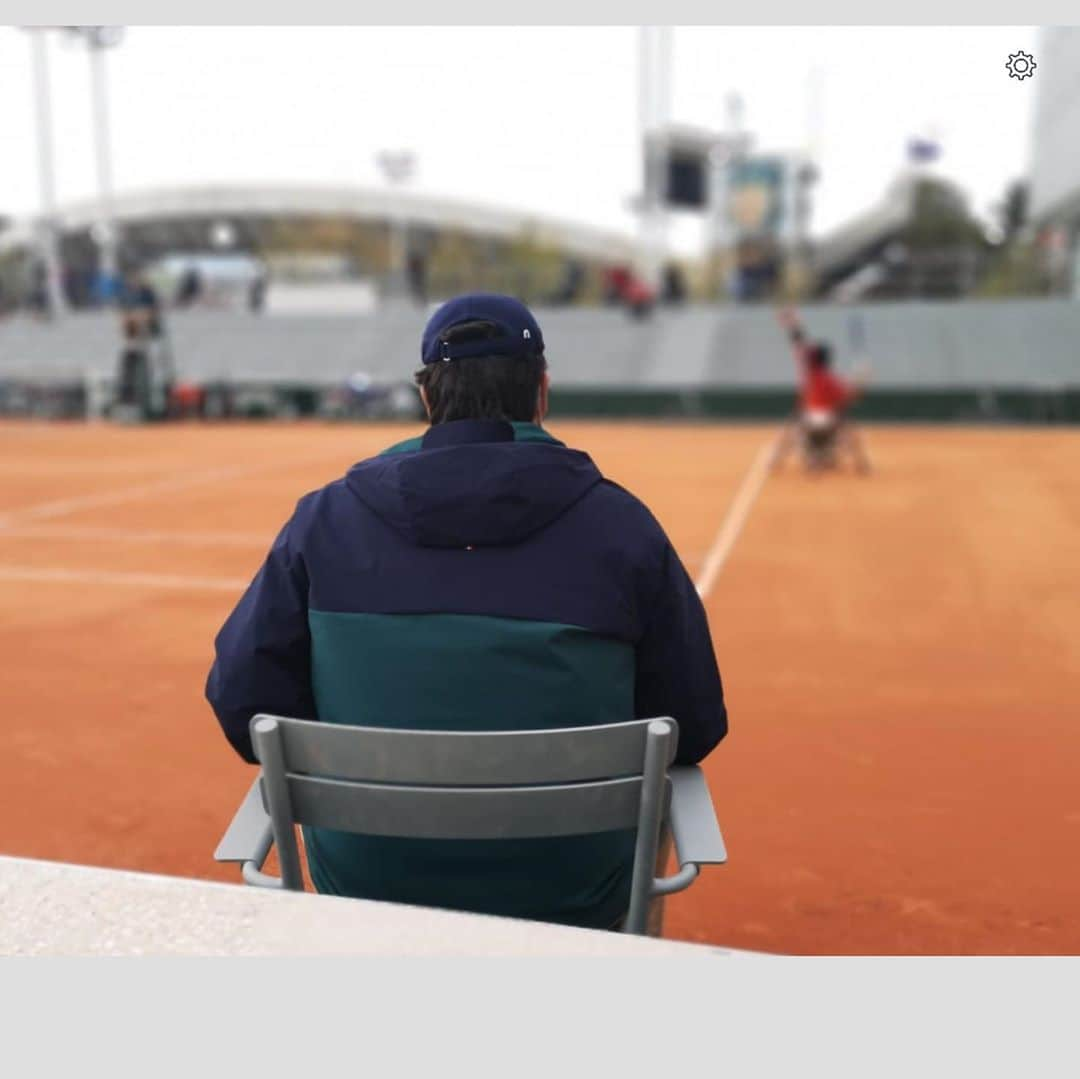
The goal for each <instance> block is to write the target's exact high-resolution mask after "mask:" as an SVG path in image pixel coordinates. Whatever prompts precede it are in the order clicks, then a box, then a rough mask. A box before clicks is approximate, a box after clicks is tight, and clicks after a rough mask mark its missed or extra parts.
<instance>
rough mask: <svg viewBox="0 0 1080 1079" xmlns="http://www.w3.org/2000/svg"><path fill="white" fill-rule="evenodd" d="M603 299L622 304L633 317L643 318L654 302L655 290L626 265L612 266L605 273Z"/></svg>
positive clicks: (610, 302)
mask: <svg viewBox="0 0 1080 1079" xmlns="http://www.w3.org/2000/svg"><path fill="white" fill-rule="evenodd" d="M604 299H605V302H606V303H609V304H615V303H618V304H622V305H623V306H624V307H626V308H627V309H628V310H629V311H630V313H631V314H632V315H633V316H634V317H635V318H644V317H645V316H647V315H648V314H649V313H650V312H651V311H652V309H653V305H654V304H655V303H656V291H655V290H654V289H653V288H652V287H651V286H650V285H648V284H647V283H646V282H645V281H643V280H642V279H641V278H640V277H638V275H637V274H636V273H635V272H634V271H633V270H632V269H631V268H630V267H628V266H613V267H611V268H610V269H609V270H608V271H607V274H606V275H605V282H604Z"/></svg>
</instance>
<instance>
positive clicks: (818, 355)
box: [810, 341, 832, 367]
mask: <svg viewBox="0 0 1080 1079" xmlns="http://www.w3.org/2000/svg"><path fill="white" fill-rule="evenodd" d="M831 363H832V349H831V348H829V346H828V345H826V344H825V343H824V342H823V341H819V342H818V343H817V344H816V345H814V347H813V348H812V349H810V366H811V367H828V366H829V364H831Z"/></svg>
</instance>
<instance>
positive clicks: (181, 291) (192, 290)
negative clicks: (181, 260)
mask: <svg viewBox="0 0 1080 1079" xmlns="http://www.w3.org/2000/svg"><path fill="white" fill-rule="evenodd" d="M202 291H203V281H202V274H200V273H199V267H198V266H188V267H187V268H186V269H185V270H184V272H183V273H182V274H181V275H180V283H179V285H178V286H177V288H176V306H177V307H190V306H191V305H192V304H193V303H195V301H196V300H198V299H199V297H200V296H201V295H202Z"/></svg>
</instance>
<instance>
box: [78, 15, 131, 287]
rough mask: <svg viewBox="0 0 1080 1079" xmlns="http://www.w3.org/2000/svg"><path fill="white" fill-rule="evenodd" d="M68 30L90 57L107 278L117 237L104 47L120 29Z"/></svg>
mask: <svg viewBox="0 0 1080 1079" xmlns="http://www.w3.org/2000/svg"><path fill="white" fill-rule="evenodd" d="M68 29H69V30H70V32H72V33H74V34H76V35H77V36H78V37H81V38H82V39H83V41H84V42H85V44H86V50H87V54H88V56H89V58H90V100H91V103H92V108H93V115H94V157H95V162H96V165H97V181H98V199H99V202H100V216H99V218H98V227H99V229H100V237H99V240H98V250H99V253H100V259H101V270H102V272H103V273H104V274H106V275H107V276H109V277H115V275H116V271H117V251H116V249H117V236H116V221H115V214H114V206H113V177H112V156H111V149H112V147H111V142H110V131H109V95H108V86H107V84H106V77H105V50H106V49H108V48H111V47H112V46H114V45H119V44H120V40H121V38H122V37H123V28H122V27H119V26H72V27H69V28H68Z"/></svg>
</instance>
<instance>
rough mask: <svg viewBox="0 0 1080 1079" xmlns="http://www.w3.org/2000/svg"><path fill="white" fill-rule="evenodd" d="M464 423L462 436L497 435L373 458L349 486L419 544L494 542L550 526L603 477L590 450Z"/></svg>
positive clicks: (352, 477)
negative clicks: (516, 438)
mask: <svg viewBox="0 0 1080 1079" xmlns="http://www.w3.org/2000/svg"><path fill="white" fill-rule="evenodd" d="M465 422H468V421H465ZM440 426H445V427H447V428H450V427H452V426H454V425H452V424H447V425H440ZM462 427H463V430H462V431H461V432H459V434H462V435H466V436H467V435H469V434H471V435H473V436H474V438H475V437H477V436H478V435H483V436H484V437H491V435H492V433H494V435H495V437H496V438H498V440H497V441H476V440H470V441H457V442H453V443H451V444H446V439H445V438H443V439H442V440H441V444H439V445H438V446H435V445H427V446H423V447H421V448H420V449H419V450H418V451H416V452H408V453H391V454H386V455H383V456H381V457H375V458H372V459H371V460H368V461H362V462H361V463H360V464H358V465H355V466H354V467H353V468H352V469H350V470H349V472H348V473H347V475H346V477H345V482H346V485H347V486H348V487H349V489H350V490H351V491H352V492H353V493H354V494H355V495H356V496H357V497H358V498H360V499H361V500H362V501H363V502H364V504H365V505H366V506H367V507H368V508H369V509H370V510H371V511H372V512H373V513H375V514H377V515H378V516H379V517H380V518H381V519H382V520H383V521H384V522H385V523H386V524H388V525H390V526H391V527H392V528H394V529H395V530H396V531H398V532H400V533H401V534H402V536H403V537H405V538H406V539H408V540H410V541H411V542H413V543H415V544H417V545H418V546H421V547H496V546H503V545H507V544H511V543H519V542H520V541H521V540H524V539H526V538H527V537H528V536H531V535H533V533H535V532H539V531H540V530H541V529H543V528H546V527H547V526H548V525H549V524H551V523H552V521H554V520H555V519H556V518H558V517H560V516H561V515H562V514H563V513H565V512H566V510H568V509H569V508H570V507H571V506H572V505H573V504H574V503H575V502H577V501H578V499H580V498H581V497H582V496H583V495H584V494H585V493H586V492H587V491H588V490H589V489H590V488H592V487H593V486H595V485H596V484H597V483H599V482H600V481H601V479H602V478H603V477H602V476H601V474H600V472H599V470H598V469H597V467H596V465H594V464H593V462H592V460H591V458H590V457H589V456H588V454H585V453H581V452H580V451H578V450H571V449H567V448H566V447H565V446H563V445H562V444H561V443H558V442H556V441H554V440H553V439H549V438H547V437H544V438H543V439H542V440H529V441H514V440H513V437H514V431H513V428H511V426H510V425H509V424H499V425H498V427H499V428H502V430H493V425H491V424H487V425H485V428H484V429H478V425H476V426H475V427H474V429H472V430H468V429H464V424H463V425H462ZM433 430H434V429H433ZM507 432H508V434H507ZM442 434H444V432H441V431H440V435H442ZM428 441H429V440H428V439H425V443H427V442H428Z"/></svg>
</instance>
